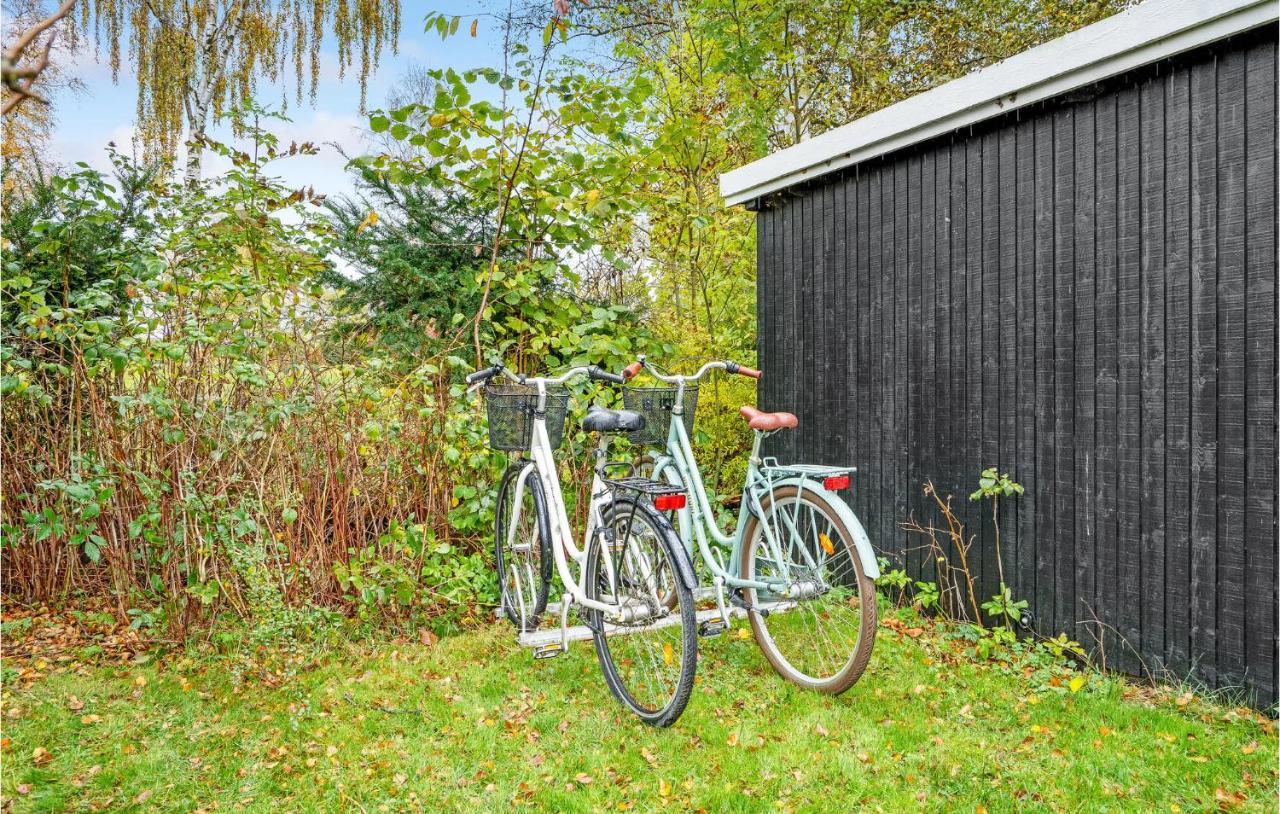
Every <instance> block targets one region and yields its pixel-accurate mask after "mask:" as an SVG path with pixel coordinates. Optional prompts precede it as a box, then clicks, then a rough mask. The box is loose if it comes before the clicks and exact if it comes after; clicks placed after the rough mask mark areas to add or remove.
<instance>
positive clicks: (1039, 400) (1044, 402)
mask: <svg viewBox="0 0 1280 814" xmlns="http://www.w3.org/2000/svg"><path fill="white" fill-rule="evenodd" d="M1053 192H1054V128H1053V118H1052V116H1049V115H1045V116H1041V117H1039V118H1038V119H1037V121H1036V124H1035V312H1036V317H1035V324H1036V336H1035V352H1036V376H1035V380H1036V384H1035V404H1036V453H1035V454H1036V460H1035V469H1036V473H1037V476H1036V484H1035V513H1036V524H1035V526H1036V530H1035V535H1036V601H1035V605H1034V612H1035V616H1036V627H1037V629H1038V630H1039V631H1040V633H1042V634H1044V635H1048V636H1052V635H1054V634H1053V631H1054V629H1055V625H1056V619H1055V616H1054V593H1055V591H1056V584H1057V580H1056V576H1055V565H1056V556H1055V545H1056V542H1057V534H1056V533H1055V529H1056V528H1057V524H1056V522H1055V519H1054V492H1055V488H1054V487H1055V484H1054V471H1055V468H1054V453H1055V450H1056V448H1057V444H1056V442H1055V438H1056V432H1055V429H1056V422H1055V421H1054V414H1055V405H1054V398H1053V393H1054V380H1053V361H1054V310H1055V309H1054V285H1053V280H1054V277H1053V274H1054V194H1053Z"/></svg>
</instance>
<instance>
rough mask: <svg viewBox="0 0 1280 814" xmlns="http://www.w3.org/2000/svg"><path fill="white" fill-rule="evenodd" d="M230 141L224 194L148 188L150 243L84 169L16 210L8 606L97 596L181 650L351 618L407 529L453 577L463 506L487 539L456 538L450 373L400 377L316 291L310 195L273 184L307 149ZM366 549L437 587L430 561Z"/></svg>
mask: <svg viewBox="0 0 1280 814" xmlns="http://www.w3.org/2000/svg"><path fill="white" fill-rule="evenodd" d="M240 124H241V126H242V127H246V128H247V130H248V133H249V137H250V138H251V139H252V141H253V149H252V150H247V151H240V150H236V149H234V148H231V147H228V146H224V145H216V144H215V145H211V149H213V150H215V151H217V152H220V153H221V154H223V155H224V156H226V157H227V158H228V159H230V161H231V163H232V169H231V170H230V171H229V172H228V173H227V174H226V175H225V176H222V177H220V178H216V179H213V180H211V181H208V182H205V183H203V184H202V185H200V186H198V187H196V188H187V187H182V186H174V185H169V184H166V183H164V182H163V181H162V180H160V179H162V177H163V176H161V175H154V174H153V175H150V178H151V186H149V187H148V188H147V189H146V191H145V196H146V198H147V203H146V213H147V219H148V221H149V222H150V223H152V224H153V228H150V229H147V230H140V229H134V228H131V227H130V226H129V224H131V223H133V222H134V219H135V216H136V208H137V206H136V197H137V196H138V195H140V194H144V193H139V192H137V190H134V191H133V192H131V193H130V194H129V195H122V194H120V193H118V192H117V191H116V189H115V188H114V187H113V186H112V185H111V184H110V183H109V182H108V180H107V179H106V178H104V177H103V176H101V175H99V174H97V173H94V172H91V171H89V170H82V171H79V172H77V173H75V174H74V175H71V176H68V177H66V178H59V179H55V180H54V182H53V183H52V184H51V185H50V187H49V189H48V191H47V194H46V196H45V199H44V200H42V201H40V202H39V203H40V206H39V207H37V208H36V209H34V210H32V212H33V214H31V217H30V233H31V235H34V236H36V238H32V239H28V240H25V241H24V242H21V243H20V244H15V245H12V246H9V247H7V249H8V250H7V251H6V260H5V267H4V275H3V278H4V279H3V284H2V286H3V288H2V289H0V290H2V292H3V307H4V314H5V316H6V319H5V323H4V327H3V337H2V343H0V360H2V364H3V380H2V384H0V386H2V392H3V395H4V410H5V419H6V431H5V433H4V437H3V453H4V459H5V462H6V473H5V475H6V477H5V481H4V489H3V496H2V502H0V522H2V523H3V534H4V541H3V549H2V550H0V551H2V554H3V559H4V568H5V574H6V577H7V582H6V590H7V591H9V592H11V593H13V594H16V595H19V596H22V597H25V598H27V599H32V600H35V599H40V600H49V599H56V598H58V597H63V596H67V595H69V594H71V593H73V592H74V593H82V594H109V595H111V596H112V597H114V599H115V602H116V604H117V607H118V610H119V614H120V616H121V617H122V618H125V617H126V616H127V617H128V618H131V619H132V620H134V622H135V623H137V624H138V625H139V626H144V627H167V628H168V629H169V631H170V633H171V634H175V635H176V634H181V632H182V631H183V630H184V629H185V628H186V626H187V624H188V623H189V622H190V621H192V620H193V619H195V618H198V617H200V616H202V615H207V613H208V612H209V611H211V610H216V609H218V608H223V607H227V608H231V609H233V610H234V611H236V612H237V613H239V614H240V615H242V616H244V617H245V618H246V619H257V620H265V621H267V622H269V624H268V627H272V628H273V629H276V632H275V634H271V635H279V636H289V635H292V629H293V628H294V627H296V626H298V625H305V624H310V622H311V621H313V620H311V619H310V618H309V617H305V616H296V615H291V613H290V612H287V609H289V608H300V607H310V606H313V605H316V606H327V607H332V608H340V609H346V610H353V609H356V608H358V607H359V604H360V602H359V599H358V597H356V596H353V595H352V594H351V592H350V591H348V590H347V589H346V588H345V587H344V586H343V585H342V584H341V582H340V580H339V579H338V578H337V577H336V576H335V571H336V570H337V569H338V568H349V567H350V560H351V557H352V556H353V552H356V554H355V555H354V556H358V553H359V552H362V551H364V550H365V549H366V548H367V545H368V541H370V540H377V539H379V537H380V536H382V535H384V534H386V533H388V530H394V529H397V528H404V527H405V525H404V523H405V519H406V518H423V519H424V520H423V521H420V522H417V525H418V526H421V527H423V529H424V530H423V534H425V535H428V536H429V537H430V539H432V540H434V541H436V543H435V544H436V545H437V546H446V547H448V549H447V550H448V551H450V552H457V556H458V557H465V556H466V554H467V552H468V551H474V550H475V549H474V547H473V544H474V538H473V537H472V536H471V533H472V532H473V531H474V530H475V529H476V528H479V527H483V526H484V525H485V523H484V520H483V515H484V513H485V512H486V511H490V512H491V505H490V504H491V500H488V499H487V498H480V497H477V498H476V499H474V500H472V501H470V502H469V503H468V504H467V509H468V510H469V511H470V512H472V513H473V514H475V515H477V516H480V519H479V520H476V521H474V523H471V524H461V525H463V533H462V534H459V533H458V531H457V530H456V529H455V528H453V527H452V526H451V525H450V523H449V517H450V512H451V510H452V509H454V508H455V507H456V506H457V503H458V501H457V498H456V496H455V494H456V490H455V483H457V482H459V481H461V482H465V483H466V484H468V486H469V488H471V489H473V490H475V492H474V493H475V494H476V495H482V494H487V493H488V491H489V490H487V489H486V488H485V485H486V484H487V483H488V482H490V481H491V480H492V467H493V466H494V464H493V463H492V462H491V461H490V456H489V455H488V452H487V451H486V450H485V449H484V447H483V445H482V435H481V428H480V427H478V426H477V422H476V421H475V420H474V415H473V413H472V412H471V409H472V408H471V407H470V406H469V405H467V404H463V403H460V402H459V400H458V396H459V395H460V393H461V388H460V387H459V386H458V385H451V384H450V379H451V374H452V372H453V371H452V370H451V367H450V363H449V362H448V360H447V359H446V358H444V357H441V356H439V355H436V356H434V357H430V358H428V359H427V360H426V361H422V360H421V359H419V360H415V365H414V366H413V367H412V368H411V369H409V370H408V371H407V372H406V370H405V368H406V366H405V365H404V364H403V363H401V362H400V361H399V360H393V359H390V358H388V357H386V356H385V355H384V352H383V351H381V350H378V349H377V348H376V347H375V345H374V342H373V341H372V338H371V337H370V336H368V335H367V334H366V333H365V332H362V331H360V330H358V327H359V325H360V320H359V316H358V315H353V314H348V313H345V312H343V311H342V310H341V309H339V308H337V307H336V306H335V299H336V295H335V293H334V292H333V291H332V290H330V289H328V288H325V287H323V286H321V285H320V284H319V283H318V282H317V280H318V279H319V277H320V275H321V273H322V272H323V271H324V270H325V269H326V268H327V261H326V260H325V257H326V254H327V252H328V250H329V248H330V246H331V245H332V234H331V233H330V230H329V227H328V224H327V221H325V220H323V219H321V218H318V217H317V214H316V209H315V207H314V206H313V205H312V204H313V203H314V197H318V196H313V195H312V194H311V193H310V191H306V190H303V191H293V190H288V189H284V188H282V187H280V186H279V185H278V184H277V183H276V182H275V181H273V180H272V179H271V178H270V177H269V176H268V174H267V173H268V171H269V165H270V164H271V163H272V162H273V161H275V160H277V159H279V158H283V157H288V156H290V155H294V154H298V153H300V152H306V151H308V150H309V149H310V148H309V147H307V146H305V145H304V146H302V147H299V146H297V145H291V146H289V147H287V148H285V147H283V146H282V145H279V144H278V143H277V142H276V140H275V139H274V137H272V136H271V135H270V134H269V133H266V132H264V131H261V130H258V129H255V128H253V127H250V126H248V125H247V124H246V123H245V122H243V121H242V122H241V123H240ZM122 164H123V162H122ZM103 235H108V236H110V237H111V239H109V240H108V239H101V240H100V239H98V238H99V237H101V236H103ZM58 268H66V269H80V270H85V269H88V270H92V274H88V273H79V274H67V275H62V274H58V273H56V272H57V269H58ZM424 523H425V526H423V524H424ZM379 552H380V556H382V557H384V558H385V559H386V560H387V562H388V564H389V565H394V566H395V567H403V568H405V569H407V571H408V572H409V573H413V574H417V575H419V576H420V577H422V578H424V579H426V578H430V574H429V573H428V571H427V570H426V568H425V562H426V561H425V560H423V558H422V557H420V556H418V555H416V554H407V553H405V551H404V550H403V549H402V548H397V547H383V548H380V549H379ZM397 563H398V565H397ZM466 567H473V565H468V566H466ZM446 570H447V569H446ZM466 584H467V585H468V586H470V588H469V589H474V591H475V592H477V593H483V592H484V591H485V590H486V586H485V585H484V584H483V581H482V580H474V579H473V580H470V581H467V582H466ZM433 590H434V589H433ZM459 597H460V595H459ZM455 598H458V597H455ZM130 611H132V612H131V613H130ZM272 620H274V621H272Z"/></svg>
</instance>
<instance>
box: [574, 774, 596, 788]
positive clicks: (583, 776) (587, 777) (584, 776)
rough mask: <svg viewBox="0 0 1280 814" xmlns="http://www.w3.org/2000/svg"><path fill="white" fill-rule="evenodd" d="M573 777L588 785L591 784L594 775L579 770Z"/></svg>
mask: <svg viewBox="0 0 1280 814" xmlns="http://www.w3.org/2000/svg"><path fill="white" fill-rule="evenodd" d="M573 779H574V780H577V781H578V782H579V783H581V784H582V785H584V786H586V785H588V784H590V783H591V782H592V777H591V775H589V774H585V773H583V772H579V773H578V774H577V775H575V776H574V778H573Z"/></svg>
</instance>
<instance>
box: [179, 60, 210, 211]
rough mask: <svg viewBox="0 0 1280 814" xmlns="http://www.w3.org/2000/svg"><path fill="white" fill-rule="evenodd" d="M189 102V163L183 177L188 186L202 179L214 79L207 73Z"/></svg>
mask: <svg viewBox="0 0 1280 814" xmlns="http://www.w3.org/2000/svg"><path fill="white" fill-rule="evenodd" d="M200 84H201V86H200V88H199V89H198V90H196V92H195V98H194V99H191V100H189V102H188V104H187V128H188V138H187V164H186V169H185V170H184V172H183V179H184V180H185V181H186V183H187V186H194V185H195V184H197V183H199V181H200V164H201V159H202V158H203V156H204V142H203V139H204V134H205V130H206V129H208V126H209V106H210V104H211V103H212V101H213V98H212V97H213V80H212V78H211V77H209V76H208V75H207V74H206V76H205V79H204V81H202V82H201V83H200Z"/></svg>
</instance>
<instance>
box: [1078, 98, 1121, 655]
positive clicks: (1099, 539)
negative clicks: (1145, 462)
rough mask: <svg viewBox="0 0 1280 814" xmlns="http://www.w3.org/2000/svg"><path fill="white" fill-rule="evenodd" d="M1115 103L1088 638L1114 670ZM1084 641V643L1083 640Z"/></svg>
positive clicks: (1106, 191) (1101, 158) (1103, 229)
mask: <svg viewBox="0 0 1280 814" xmlns="http://www.w3.org/2000/svg"><path fill="white" fill-rule="evenodd" d="M1116 115H1117V113H1116V98H1115V96H1114V95H1113V94H1107V95H1105V96H1103V97H1101V98H1099V99H1098V100H1097V103H1096V105H1095V110H1094V129H1095V138H1096V143H1097V154H1096V163H1095V177H1096V181H1095V188H1094V196H1095V204H1094V206H1095V230H1094V233H1095V235H1096V247H1095V250H1094V255H1095V262H1096V264H1097V276H1096V279H1095V282H1094V286H1095V303H1096V306H1095V320H1096V327H1097V342H1096V343H1095V346H1094V351H1095V370H1094V374H1095V376H1096V377H1097V384H1096V387H1095V390H1094V400H1095V404H1096V412H1095V415H1094V421H1095V426H1096V434H1095V436H1094V448H1095V450H1096V454H1095V457H1094V460H1095V461H1096V462H1097V466H1096V470H1095V471H1096V476H1095V478H1094V493H1093V494H1094V503H1095V514H1094V516H1095V519H1096V523H1095V532H1094V541H1095V542H1094V545H1095V551H1096V552H1097V563H1098V565H1097V574H1096V575H1095V586H1096V588H1097V606H1096V607H1095V609H1094V610H1095V611H1096V614H1097V619H1098V620H1099V621H1102V622H1105V623H1106V624H1105V625H1101V626H1100V625H1090V626H1089V627H1088V631H1089V635H1090V636H1092V637H1094V638H1095V639H1096V641H1098V642H1099V643H1100V646H1101V649H1102V654H1101V655H1102V657H1103V658H1104V659H1105V660H1106V664H1107V665H1108V666H1111V665H1112V664H1113V663H1114V662H1113V660H1114V659H1115V657H1116V655H1117V654H1118V652H1119V640H1118V638H1117V637H1116V635H1115V632H1114V630H1113V629H1112V627H1111V625H1113V624H1115V621H1114V620H1115V619H1117V617H1118V616H1119V608H1120V603H1119V601H1118V594H1119V591H1120V573H1119V564H1120V556H1119V547H1120V545H1121V541H1120V536H1119V515H1118V513H1117V511H1116V497H1117V494H1118V492H1119V488H1120V479H1119V468H1118V466H1117V460H1116V451H1117V444H1118V440H1117V439H1118V434H1117V428H1118V421H1117V418H1118V400H1117V394H1118V386H1119V372H1120V371H1119V353H1118V347H1117V345H1118V343H1117V341H1116V332H1117V322H1116V305H1117V302H1116V298H1117V265H1116V262H1117V258H1116V253H1117V248H1118V241H1119V230H1118V229H1117V228H1116V226H1117V223H1116V218H1117V210H1116V194H1117V188H1118V185H1119V176H1118V175H1117V172H1116ZM1080 641H1085V639H1083V638H1081V639H1080Z"/></svg>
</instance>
